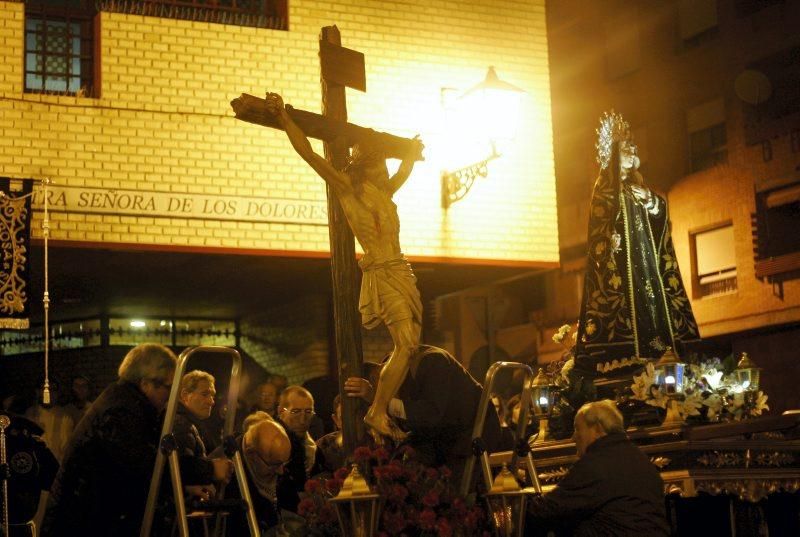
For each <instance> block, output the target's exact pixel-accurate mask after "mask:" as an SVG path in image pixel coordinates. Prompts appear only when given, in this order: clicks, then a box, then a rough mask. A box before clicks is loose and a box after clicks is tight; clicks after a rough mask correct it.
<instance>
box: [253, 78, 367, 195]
mask: <svg viewBox="0 0 800 537" xmlns="http://www.w3.org/2000/svg"><path fill="white" fill-rule="evenodd" d="M266 101H267V111H268V112H269V113H270V114H272V115H273V116H275V117H276V118H277V120H278V123H279V124H280V126H281V127H282V128H283V130H284V131H286V136H287V137H288V138H289V141H290V142H291V143H292V147H294V150H295V151H297V154H298V155H300V156H301V157H302V158H303V160H305V161H306V162H308V164H309V166H311V167H312V168H313V169H314V171H315V172H317V174H318V175H319V176H320V177H322V178H323V179H324V180H325V182H326V183H328V184H329V185H331V186H332V187H333V188H334V190H347V189H350V185H351V183H350V178H349V177H348V176H347V175H345V174H343V173H342V172H340V171H339V170H337V169H336V168H334V167H333V166H332V165H331V163H330V162H328V161H327V160H325V159H324V158H323V157H322V156H320V155H318V154H317V153H315V152H314V149H312V147H311V142H309V141H308V138H307V137H306V135H305V133H304V132H303V131H302V130H301V129H300V127H298V126H297V124H296V123H295V122H294V121H293V120H292V118H291V116H289V114H288V112H286V107H284V105H283V99H282V98H281V96H280V95H278V94H277V93H267V99H266Z"/></svg>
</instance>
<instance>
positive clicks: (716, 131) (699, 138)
mask: <svg viewBox="0 0 800 537" xmlns="http://www.w3.org/2000/svg"><path fill="white" fill-rule="evenodd" d="M725 120H726V116H725V102H724V100H723V99H722V98H721V97H720V98H717V99H714V100H711V101H707V102H704V103H702V104H699V105H697V106H694V107H692V108H689V109H688V110H687V111H686V128H687V130H688V134H689V151H690V154H689V156H690V162H689V165H690V167H691V171H692V172H699V171H700V170H705V169H708V168H712V167H714V166H716V165H718V164H724V163H726V162H728V134H727V126H726V121H725Z"/></svg>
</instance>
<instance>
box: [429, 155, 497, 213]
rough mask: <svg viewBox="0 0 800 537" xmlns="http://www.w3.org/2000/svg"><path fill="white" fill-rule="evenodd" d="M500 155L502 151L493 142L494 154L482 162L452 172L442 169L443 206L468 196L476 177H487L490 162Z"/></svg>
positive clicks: (445, 207) (446, 206) (448, 205)
mask: <svg viewBox="0 0 800 537" xmlns="http://www.w3.org/2000/svg"><path fill="white" fill-rule="evenodd" d="M499 156H500V153H498V152H497V150H496V149H495V147H494V144H492V154H491V155H489V156H488V157H486V158H485V159H483V160H481V161H480V162H476V163H475V164H470V165H469V166H465V167H463V168H459V169H457V170H453V171H451V172H449V171H447V170H444V171H442V208H444V209H447V208H448V207H450V206H451V205H452V204H453V203H455V202H457V201H458V200H460V199H462V198H463V197H464V196H466V195H467V192H469V190H470V189H471V188H472V185H473V184H474V183H475V179H477V178H478V177H484V178H485V177H486V176H487V175H488V174H489V168H488V164H489V162H491V161H492V160H494V159H496V158H498V157H499Z"/></svg>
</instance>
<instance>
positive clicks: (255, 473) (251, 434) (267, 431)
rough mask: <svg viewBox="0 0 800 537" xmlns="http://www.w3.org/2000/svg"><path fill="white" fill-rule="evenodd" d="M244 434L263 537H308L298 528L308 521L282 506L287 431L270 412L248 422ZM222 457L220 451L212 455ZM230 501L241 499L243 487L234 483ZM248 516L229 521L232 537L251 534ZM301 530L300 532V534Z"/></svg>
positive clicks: (248, 474)
mask: <svg viewBox="0 0 800 537" xmlns="http://www.w3.org/2000/svg"><path fill="white" fill-rule="evenodd" d="M242 427H243V429H244V431H245V432H244V433H243V434H241V435H240V436H239V437H238V438H236V444H237V446H238V448H239V452H240V453H241V454H242V463H243V466H244V471H245V479H246V481H247V489H248V492H249V493H250V499H251V500H252V502H253V510H254V511H255V515H256V520H257V521H258V526H259V529H260V530H261V532H262V535H272V534H273V533H272V532H278V530H280V532H282V533H280V532H278V533H279V534H281V535H294V534H298V535H304V534H305V533H304V532H303V531H302V530H299V528H298V527H303V526H304V521H303V520H302V519H300V518H299V517H295V516H293V515H292V514H291V513H287V512H285V511H282V510H281V509H280V508H279V507H278V493H277V485H278V479H279V478H280V477H281V475H282V474H283V472H284V468H285V466H286V464H287V462H288V461H289V456H290V454H291V442H290V440H289V436H288V435H287V433H286V431H285V429H284V428H283V427H282V426H281V425H280V424H279V423H278V422H277V421H275V420H274V419H273V418H272V417H271V416H269V415H268V414H267V413H266V412H261V411H259V412H255V413H253V414H251V415H250V416H248V417H247V419H245V420H244V423H243V425H242ZM217 454H219V455H221V454H222V448H219V449H218V450H217V451H216V452H214V453H212V455H217ZM225 495H226V497H227V498H241V493H240V492H239V485H238V483H237V482H236V481H235V480H234V481H232V482H231V483H230V484H229V485H228V487H227V488H226V489H225ZM245 516H246V515H245V514H244V513H240V514H233V515H232V516H231V517H230V518H229V521H228V533H227V534H228V535H249V530H248V525H247V520H246V518H245ZM298 531H299V533H298Z"/></svg>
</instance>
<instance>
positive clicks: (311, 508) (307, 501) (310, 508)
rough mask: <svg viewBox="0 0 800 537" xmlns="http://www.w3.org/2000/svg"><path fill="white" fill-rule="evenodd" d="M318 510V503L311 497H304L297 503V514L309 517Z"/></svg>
mask: <svg viewBox="0 0 800 537" xmlns="http://www.w3.org/2000/svg"><path fill="white" fill-rule="evenodd" d="M316 511H317V505H316V504H315V503H314V500H312V499H311V498H303V499H302V500H300V503H298V504H297V514H298V515H300V516H304V517H308V516H310V515H313V514H314V513H315V512H316Z"/></svg>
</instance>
